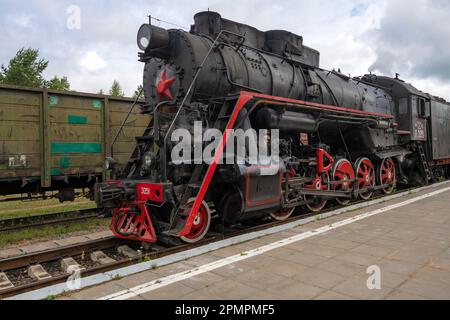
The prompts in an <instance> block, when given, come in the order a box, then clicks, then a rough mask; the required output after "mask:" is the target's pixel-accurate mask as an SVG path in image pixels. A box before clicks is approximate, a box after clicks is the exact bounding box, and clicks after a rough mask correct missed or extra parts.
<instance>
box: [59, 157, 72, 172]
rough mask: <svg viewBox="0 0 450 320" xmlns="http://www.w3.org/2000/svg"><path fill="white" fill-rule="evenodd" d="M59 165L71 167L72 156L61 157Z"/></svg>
mask: <svg viewBox="0 0 450 320" xmlns="http://www.w3.org/2000/svg"><path fill="white" fill-rule="evenodd" d="M59 165H60V166H61V168H63V169H65V168H68V167H70V157H66V156H64V157H61V159H60V160H59Z"/></svg>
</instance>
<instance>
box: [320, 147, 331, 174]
mask: <svg viewBox="0 0 450 320" xmlns="http://www.w3.org/2000/svg"><path fill="white" fill-rule="evenodd" d="M316 157H317V173H318V174H321V173H326V172H328V171H330V170H331V168H332V167H333V164H334V159H333V157H332V156H330V155H329V154H328V152H326V151H325V150H323V149H317V150H316ZM325 158H327V159H328V161H329V162H330V163H329V164H328V166H325V164H324V163H325Z"/></svg>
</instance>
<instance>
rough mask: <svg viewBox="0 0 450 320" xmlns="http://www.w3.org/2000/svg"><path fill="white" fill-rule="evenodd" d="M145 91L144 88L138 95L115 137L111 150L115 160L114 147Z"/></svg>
mask: <svg viewBox="0 0 450 320" xmlns="http://www.w3.org/2000/svg"><path fill="white" fill-rule="evenodd" d="M143 91H144V87H142V88H141V89H140V90H139V93H138V94H137V96H136V99H134V103H133V105H132V106H131V108H130V110H129V111H128V114H127V116H126V117H125V119H124V120H123V122H122V124H121V125H120V128H119V130H118V131H117V133H116V135H115V137H114V139H113V142H112V143H111V150H110V151H111V157H113V158H114V145H115V144H116V142H117V139H119V135H120V134H121V133H122V130H123V128H124V127H125V124H126V123H127V121H128V118H129V117H130V115H131V113H132V112H133V110H134V107H135V106H136V105H137V103H138V101H139V98H140V97H141V95H142V92H143Z"/></svg>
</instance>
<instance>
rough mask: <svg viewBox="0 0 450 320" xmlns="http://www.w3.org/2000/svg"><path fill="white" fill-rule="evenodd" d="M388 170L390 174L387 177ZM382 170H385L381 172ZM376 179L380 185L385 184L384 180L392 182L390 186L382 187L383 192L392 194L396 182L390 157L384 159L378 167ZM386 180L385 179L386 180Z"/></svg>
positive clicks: (393, 165) (393, 164)
mask: <svg viewBox="0 0 450 320" xmlns="http://www.w3.org/2000/svg"><path fill="white" fill-rule="evenodd" d="M389 171H390V174H391V176H390V177H389V176H388V175H389ZM383 172H385V173H384V174H383ZM378 179H379V183H380V185H384V184H386V183H385V182H388V183H389V182H392V184H391V186H390V187H388V188H385V189H383V192H384V193H385V194H387V195H389V194H392V193H393V192H394V189H395V187H396V184H397V179H396V170H395V163H394V161H393V160H392V159H391V158H387V159H384V160H383V161H382V162H381V164H380V165H379V167H378ZM386 180H387V181H386Z"/></svg>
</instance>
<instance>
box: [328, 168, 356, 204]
mask: <svg viewBox="0 0 450 320" xmlns="http://www.w3.org/2000/svg"><path fill="white" fill-rule="evenodd" d="M332 176H333V181H334V184H333V186H334V190H335V191H351V190H353V182H354V180H355V170H354V168H353V165H352V164H351V162H350V161H348V160H347V159H341V160H339V161H337V162H335V163H334V165H333V169H332ZM336 201H337V202H338V203H339V204H341V205H343V206H346V205H348V204H349V203H350V202H351V199H347V198H336Z"/></svg>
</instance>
